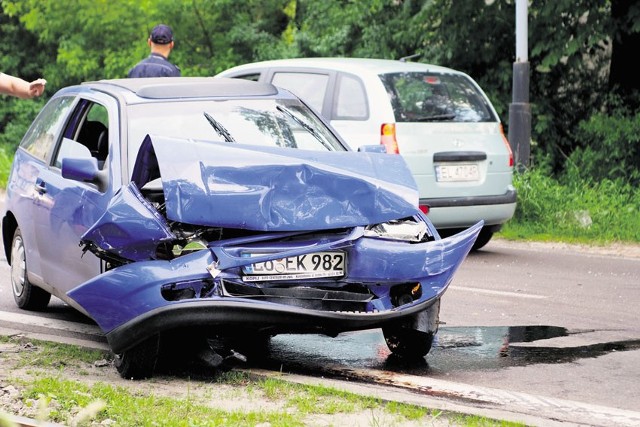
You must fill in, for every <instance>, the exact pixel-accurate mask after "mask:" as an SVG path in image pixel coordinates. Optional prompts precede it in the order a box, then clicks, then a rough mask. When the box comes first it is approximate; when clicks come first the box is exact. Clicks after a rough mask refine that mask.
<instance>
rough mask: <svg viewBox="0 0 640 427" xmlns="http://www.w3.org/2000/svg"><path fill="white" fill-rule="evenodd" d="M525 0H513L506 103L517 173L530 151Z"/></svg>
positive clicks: (527, 165)
mask: <svg viewBox="0 0 640 427" xmlns="http://www.w3.org/2000/svg"><path fill="white" fill-rule="evenodd" d="M527 1H528V0H516V61H515V62H514V63H513V95H512V103H511V104H510V105H509V135H508V139H509V143H510V144H511V150H512V151H513V155H514V160H515V166H516V171H517V172H522V171H524V170H525V169H526V168H528V167H529V155H530V153H531V106H530V105H529V57H528V55H527V51H528V47H527V38H528V27H527V7H528V5H527Z"/></svg>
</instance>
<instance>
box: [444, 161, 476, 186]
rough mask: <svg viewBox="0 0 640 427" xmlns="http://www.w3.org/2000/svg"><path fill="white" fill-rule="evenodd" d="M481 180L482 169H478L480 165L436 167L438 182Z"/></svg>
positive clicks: (467, 164) (466, 164) (465, 164)
mask: <svg viewBox="0 0 640 427" xmlns="http://www.w3.org/2000/svg"><path fill="white" fill-rule="evenodd" d="M479 180H480V169H478V165H477V164H476V163H464V164H455V165H436V181H438V182H463V181H479Z"/></svg>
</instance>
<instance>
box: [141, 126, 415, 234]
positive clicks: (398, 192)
mask: <svg viewBox="0 0 640 427" xmlns="http://www.w3.org/2000/svg"><path fill="white" fill-rule="evenodd" d="M152 151H153V152H155V157H156V158H157V163H158V167H159V170H160V175H161V177H162V188H163V190H164V196H165V200H166V216H167V219H169V220H171V221H179V222H184V223H189V224H197V225H207V226H218V227H232V228H241V229H248V230H256V231H298V230H321V229H330V228H340V227H351V226H356V225H367V224H376V223H381V222H385V221H388V220H391V219H396V218H401V217H406V216H410V215H414V214H415V212H416V209H417V206H418V193H417V186H416V184H415V181H414V179H413V177H412V175H411V173H410V171H409V170H408V168H407V166H406V164H405V162H404V160H403V159H402V157H401V156H392V155H387V154H380V153H362V152H335V151H327V152H320V151H308V150H300V149H292V148H275V147H262V146H255V145H244V144H236V143H215V142H209V141H193V140H184V139H175V138H167V137H159V136H151V137H149V136H148V137H147V139H146V140H145V142H144V143H143V145H142V147H141V149H140V155H139V156H138V161H137V162H136V167H135V168H134V172H133V177H132V180H133V181H134V182H135V183H136V184H137V185H138V187H140V188H142V187H143V186H144V185H145V184H146V182H145V177H146V176H147V174H146V173H145V163H148V162H147V161H145V159H148V158H149V157H151V158H153V156H150V154H151V153H152Z"/></svg>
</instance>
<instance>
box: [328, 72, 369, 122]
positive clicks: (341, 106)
mask: <svg viewBox="0 0 640 427" xmlns="http://www.w3.org/2000/svg"><path fill="white" fill-rule="evenodd" d="M368 118H369V109H368V102H367V95H366V93H365V90H364V86H363V85H362V82H361V81H360V79H359V78H357V77H355V76H351V75H348V74H341V75H340V77H339V79H338V87H337V92H336V102H335V114H334V117H333V119H338V120H367V119H368Z"/></svg>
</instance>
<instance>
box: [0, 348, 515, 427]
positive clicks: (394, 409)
mask: <svg viewBox="0 0 640 427" xmlns="http://www.w3.org/2000/svg"><path fill="white" fill-rule="evenodd" d="M0 343H3V345H15V346H17V347H20V348H21V349H23V350H24V351H20V352H13V353H12V352H7V351H5V352H0V363H1V364H2V365H3V368H4V369H5V372H11V374H9V376H8V377H7V378H3V377H0V379H1V382H0V384H2V387H3V388H4V387H6V386H7V383H9V384H11V385H12V386H13V387H15V388H17V389H18V392H19V397H17V399H18V400H19V401H20V403H21V404H16V402H15V401H14V402H10V403H8V404H7V403H6V400H0V405H3V406H4V407H2V406H0V426H2V427H5V426H11V423H10V422H9V420H8V419H7V418H6V415H5V416H4V420H3V416H2V414H6V413H7V412H6V411H7V410H9V408H15V407H17V406H18V407H20V406H22V407H23V411H25V412H26V416H29V417H31V418H34V419H37V420H39V421H43V422H44V421H48V422H56V423H61V424H64V425H67V426H84V425H97V424H96V423H99V424H101V425H114V426H176V427H180V426H245V425H246V426H271V427H278V426H283V427H284V426H306V425H310V424H314V425H343V421H344V422H347V423H348V422H349V421H347V420H354V419H357V420H358V421H357V423H356V424H357V425H370V426H377V425H380V426H382V425H384V426H403V425H407V424H411V425H451V426H497V425H501V426H520V425H522V424H517V423H511V422H505V421H499V420H492V419H489V418H485V417H477V416H470V415H464V414H460V413H453V412H443V411H440V410H433V409H430V408H425V407H421V406H416V405H409V404H404V403H399V402H389V401H385V400H382V399H379V398H372V397H365V396H360V395H356V394H353V393H348V392H345V391H341V390H337V389H333V388H329V387H324V386H309V385H301V384H296V383H290V382H287V381H284V380H279V379H273V378H267V379H264V378H254V377H252V376H251V375H249V374H248V373H245V372H239V371H230V372H225V373H222V374H219V375H217V376H215V377H211V378H206V379H200V380H188V389H187V391H186V392H182V393H180V392H175V393H166V392H165V393H162V392H160V391H159V390H160V388H161V387H159V385H160V384H167V383H170V382H171V378H166V377H163V378H160V379H158V378H154V379H150V380H147V381H135V382H126V381H124V380H122V381H119V382H117V383H116V382H114V381H112V382H110V381H108V380H96V379H95V375H94V377H90V378H89V377H88V378H86V380H78V379H77V378H78V376H77V373H78V371H83V370H85V371H90V370H91V367H90V365H92V364H93V363H94V362H95V361H96V360H102V359H104V358H105V357H108V353H107V352H104V351H100V350H89V349H84V348H80V347H77V346H72V345H66V344H57V343H49V342H45V341H37V340H31V341H29V343H30V345H29V346H27V343H26V342H25V340H24V338H18V337H2V336H0ZM25 346H26V347H25ZM25 366H28V369H26V370H25V369H19V367H25ZM52 368H55V369H52ZM105 369H114V368H113V367H112V366H108V367H105ZM80 378H82V376H80ZM175 380H176V381H180V380H182V379H181V378H179V379H175ZM183 382H184V381H183ZM118 384H124V385H118ZM240 400H242V401H243V402H244V404H243V407H242V408H237V407H236V408H225V407H224V406H220V405H219V403H220V402H222V401H230V402H238V401H240ZM20 415H21V416H25V414H20ZM319 420H321V421H319ZM326 420H329V421H326ZM325 421H326V422H325ZM363 421H364V423H363ZM438 423H439V424H438Z"/></svg>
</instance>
